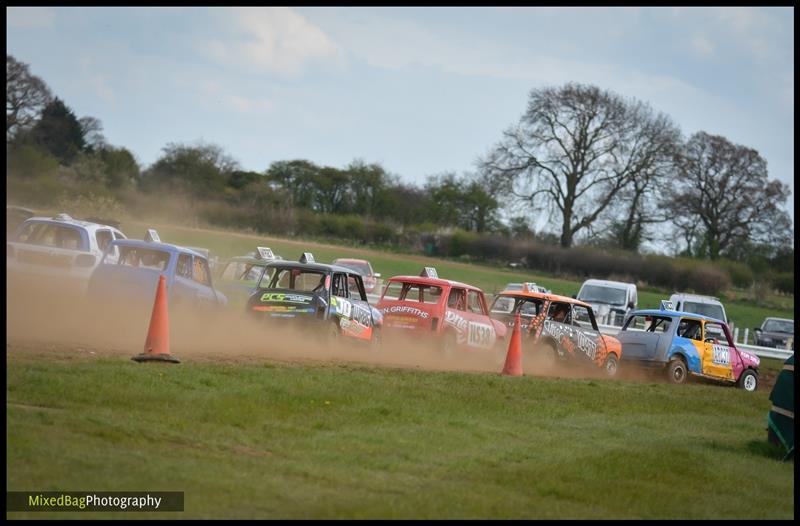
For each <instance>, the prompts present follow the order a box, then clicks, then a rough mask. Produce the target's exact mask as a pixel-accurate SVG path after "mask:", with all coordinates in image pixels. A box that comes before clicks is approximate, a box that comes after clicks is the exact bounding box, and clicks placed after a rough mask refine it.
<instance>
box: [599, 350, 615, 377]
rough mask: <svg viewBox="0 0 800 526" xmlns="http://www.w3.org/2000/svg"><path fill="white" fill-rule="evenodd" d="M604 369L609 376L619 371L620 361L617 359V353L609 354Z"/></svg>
mask: <svg viewBox="0 0 800 526" xmlns="http://www.w3.org/2000/svg"><path fill="white" fill-rule="evenodd" d="M603 370H604V371H605V372H606V376H608V377H611V378H613V377H614V376H616V375H617V372H618V371H619V362H618V361H617V357H616V355H613V354H609V355H608V357H607V358H606V361H605V363H604V364H603Z"/></svg>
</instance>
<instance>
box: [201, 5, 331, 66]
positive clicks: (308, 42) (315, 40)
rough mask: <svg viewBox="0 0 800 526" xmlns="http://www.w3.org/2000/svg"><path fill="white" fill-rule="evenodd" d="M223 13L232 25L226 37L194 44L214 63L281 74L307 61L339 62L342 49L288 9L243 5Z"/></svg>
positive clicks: (329, 63)
mask: <svg viewBox="0 0 800 526" xmlns="http://www.w3.org/2000/svg"><path fill="white" fill-rule="evenodd" d="M226 16H228V17H229V20H230V22H231V25H232V28H231V29H232V31H231V33H230V36H229V37H228V38H226V39H225V40H222V39H220V38H215V39H210V40H207V41H203V42H202V43H200V44H198V47H199V48H200V50H201V51H202V52H204V53H205V54H206V55H207V56H208V57H210V58H211V59H212V60H214V61H216V62H219V63H221V64H225V65H231V64H232V65H235V66H238V67H240V68H244V69H248V70H251V71H253V70H254V71H258V72H261V73H270V74H277V75H283V76H297V75H299V74H301V73H302V72H303V71H304V69H305V67H306V65H307V64H309V63H310V62H322V63H324V64H326V65H333V66H340V65H341V64H342V61H343V58H344V55H343V53H342V50H341V49H340V48H339V47H338V46H337V45H336V44H335V43H334V42H333V41H331V39H330V38H328V36H327V35H326V34H325V33H324V32H323V31H322V30H321V29H320V28H319V27H317V26H315V25H313V24H311V23H310V22H308V21H307V20H306V19H305V18H303V17H302V16H300V15H299V14H297V13H295V12H294V11H292V10H290V9H287V8H243V9H236V10H233V11H231V12H230V13H227V12H226Z"/></svg>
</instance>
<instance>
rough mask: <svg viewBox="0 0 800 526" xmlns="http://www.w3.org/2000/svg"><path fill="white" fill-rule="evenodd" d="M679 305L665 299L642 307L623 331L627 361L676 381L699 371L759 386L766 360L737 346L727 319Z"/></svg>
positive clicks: (748, 387) (706, 375)
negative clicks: (679, 308) (760, 369)
mask: <svg viewBox="0 0 800 526" xmlns="http://www.w3.org/2000/svg"><path fill="white" fill-rule="evenodd" d="M673 309H674V307H673V305H672V304H671V303H669V302H662V305H661V308H660V309H658V310H637V311H634V312H632V313H631V314H630V315H629V316H628V318H627V319H626V320H625V325H623V327H622V330H621V331H620V332H619V333H618V334H617V338H618V339H619V341H620V342H621V344H622V352H623V355H624V356H625V363H626V365H627V364H631V365H638V366H640V367H650V368H655V369H658V370H663V371H664V372H665V374H666V375H667V378H669V380H670V381H671V382H673V383H676V384H682V383H684V382H686V380H687V378H688V377H689V375H695V376H698V377H703V378H709V379H713V380H718V381H722V382H727V383H731V384H737V385H739V386H740V387H741V388H743V389H744V390H746V391H755V390H756V389H757V388H758V367H759V364H760V360H759V358H758V356H755V355H754V354H751V353H748V352H745V351H742V350H740V349H738V348H737V347H736V345H735V344H734V341H733V338H732V336H731V332H730V328H729V327H728V324H727V323H725V322H724V321H723V320H721V319H718V318H711V317H709V316H704V315H702V314H697V313H694V312H681V311H677V310H673Z"/></svg>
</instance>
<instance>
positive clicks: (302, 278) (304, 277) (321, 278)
mask: <svg viewBox="0 0 800 526" xmlns="http://www.w3.org/2000/svg"><path fill="white" fill-rule="evenodd" d="M325 285H326V283H325V273H324V272H320V271H318V270H306V269H301V268H278V269H275V271H274V272H272V273H270V272H264V277H262V278H261V281H260V282H259V284H258V286H259V287H261V288H269V289H286V290H297V291H300V292H320V291H322V290H324V288H325Z"/></svg>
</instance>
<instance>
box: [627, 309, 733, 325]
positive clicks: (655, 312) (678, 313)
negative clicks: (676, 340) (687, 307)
mask: <svg viewBox="0 0 800 526" xmlns="http://www.w3.org/2000/svg"><path fill="white" fill-rule="evenodd" d="M637 314H644V315H645V316H668V317H670V318H677V317H679V316H680V317H684V316H685V317H687V318H698V319H701V320H705V321H716V322H721V323H725V321H724V320H720V319H718V318H712V317H711V316H704V315H703V314H697V313H696V312H684V311H677V310H661V309H643V310H635V311H633V312H631V313H630V316H635V315H637Z"/></svg>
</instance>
